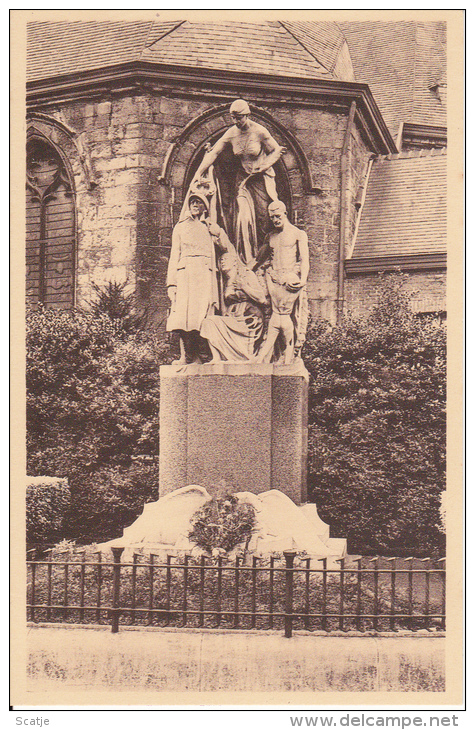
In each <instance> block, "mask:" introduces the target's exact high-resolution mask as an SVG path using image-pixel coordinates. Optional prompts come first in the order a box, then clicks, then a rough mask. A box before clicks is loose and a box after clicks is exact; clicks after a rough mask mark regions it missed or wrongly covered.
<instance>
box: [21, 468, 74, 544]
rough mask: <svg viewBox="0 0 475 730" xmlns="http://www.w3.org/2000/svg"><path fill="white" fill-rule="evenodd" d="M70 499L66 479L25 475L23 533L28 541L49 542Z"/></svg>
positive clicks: (59, 526) (56, 533)
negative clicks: (24, 519) (24, 528)
mask: <svg viewBox="0 0 475 730" xmlns="http://www.w3.org/2000/svg"><path fill="white" fill-rule="evenodd" d="M70 502H71V494H70V491H69V487H68V480H67V479H61V478H57V477H27V483H26V534H27V541H28V542H29V543H51V542H54V541H55V540H56V539H57V537H58V535H59V534H60V530H61V527H62V525H63V519H64V515H65V513H66V511H67V510H68V508H69V506H70Z"/></svg>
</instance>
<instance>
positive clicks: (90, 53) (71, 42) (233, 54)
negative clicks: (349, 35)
mask: <svg viewBox="0 0 475 730" xmlns="http://www.w3.org/2000/svg"><path fill="white" fill-rule="evenodd" d="M133 61H148V62H150V63H159V64H170V65H176V66H193V67H194V68H196V67H201V68H207V69H212V70H229V71H237V72H242V71H246V72H251V73H257V74H273V75H277V76H290V77H299V78H316V79H342V80H352V79H353V70H352V66H351V59H350V56H349V52H348V46H347V43H346V40H345V38H344V35H343V33H342V32H341V30H340V29H339V28H338V26H337V24H336V23H292V22H264V23H241V22H220V23H194V22H190V21H180V20H177V21H175V22H173V21H169V22H157V21H137V22H126V21H118V22H115V21H75V22H53V23H52V22H33V23H29V25H28V62H27V68H28V71H27V75H28V81H36V80H39V79H45V78H51V77H57V76H63V75H69V74H72V73H80V72H83V71H91V70H94V69H99V68H103V67H110V66H115V65H118V64H121V63H127V62H133Z"/></svg>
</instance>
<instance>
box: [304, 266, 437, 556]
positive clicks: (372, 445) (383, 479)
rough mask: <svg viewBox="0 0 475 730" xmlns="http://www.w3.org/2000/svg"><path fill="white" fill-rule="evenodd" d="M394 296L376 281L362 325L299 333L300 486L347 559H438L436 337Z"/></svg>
mask: <svg viewBox="0 0 475 730" xmlns="http://www.w3.org/2000/svg"><path fill="white" fill-rule="evenodd" d="M401 287H402V281H401V278H400V277H398V276H393V277H390V278H389V279H385V280H384V282H381V290H380V298H379V302H378V304H377V305H376V306H375V307H374V308H373V310H372V311H371V313H370V315H369V316H368V317H367V318H366V319H352V318H351V317H348V318H346V319H345V320H344V321H343V322H342V323H341V325H340V326H338V327H334V328H330V327H328V326H327V325H325V324H323V323H317V324H315V325H313V327H312V329H311V331H310V333H309V336H308V338H307V344H306V350H305V353H304V357H305V362H306V365H307V368H308V369H309V371H310V373H311V383H310V400H309V485H310V489H311V493H312V495H313V498H314V499H315V501H316V502H317V506H318V510H319V514H320V515H321V517H322V519H324V520H325V521H326V522H328V523H329V524H330V525H331V528H332V534H335V535H338V536H342V537H343V536H344V537H348V539H349V548H350V550H352V551H358V552H363V553H380V554H387V555H390V554H400V555H408V554H412V555H427V554H431V553H432V554H438V553H439V552H440V551H441V550H442V549H443V537H442V532H441V525H440V495H441V492H442V491H443V490H444V489H445V385H446V344H445V339H446V333H445V330H444V329H443V328H442V327H439V326H435V323H434V321H431V320H429V321H422V320H420V319H419V318H417V316H415V315H414V314H413V313H412V312H411V309H410V306H409V299H408V297H407V296H406V295H405V294H404V293H403V291H402V289H401Z"/></svg>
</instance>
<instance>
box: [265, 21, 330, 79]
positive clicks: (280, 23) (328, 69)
mask: <svg viewBox="0 0 475 730" xmlns="http://www.w3.org/2000/svg"><path fill="white" fill-rule="evenodd" d="M278 23H279V25H281V26H282V28H284V30H286V31H287V33H288V34H289V35H291V36H292V38H294V40H296V41H297V43H298V44H299V45H300V46H302V48H303V49H304V50H306V51H307V53H308V54H309V56H311V57H312V58H313V59H314V60H315V61H316V62H317V63H318V65H319V66H320V68H323V69H324V70H325V71H326V72H327V73H329V74H333V69H330V68H327V67H326V66H325V64H324V63H322V62H321V61H320V59H319V58H317V56H316V55H315V53H312V51H311V50H310V49H309V48H307V46H306V45H305V43H304V42H303V41H302V40H300V38H298V37H297V36H296V35H295V33H293V32H292V30H291V29H290V28H288V27H287V25H288V23H287V22H286V21H285V20H279V21H278Z"/></svg>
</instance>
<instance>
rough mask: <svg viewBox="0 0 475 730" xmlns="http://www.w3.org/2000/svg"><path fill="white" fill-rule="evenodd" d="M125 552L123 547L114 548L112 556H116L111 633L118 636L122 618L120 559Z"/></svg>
mask: <svg viewBox="0 0 475 730" xmlns="http://www.w3.org/2000/svg"><path fill="white" fill-rule="evenodd" d="M123 552H124V548H123V547H113V548H112V555H113V556H114V573H113V583H112V611H111V614H112V621H111V626H112V628H111V631H112V633H113V634H117V632H118V631H119V617H120V558H121V555H122V553H123Z"/></svg>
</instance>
